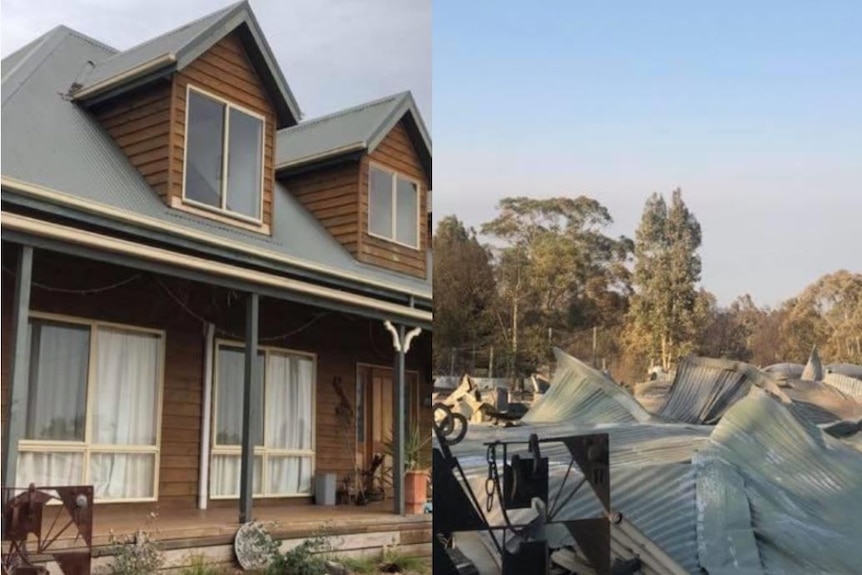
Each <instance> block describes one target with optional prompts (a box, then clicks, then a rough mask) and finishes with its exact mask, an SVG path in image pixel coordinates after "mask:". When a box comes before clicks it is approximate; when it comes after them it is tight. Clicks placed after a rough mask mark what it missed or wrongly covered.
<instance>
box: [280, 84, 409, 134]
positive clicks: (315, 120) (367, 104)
mask: <svg viewBox="0 0 862 575" xmlns="http://www.w3.org/2000/svg"><path fill="white" fill-rule="evenodd" d="M406 93H407V92H398V93H397V94H391V95H389V96H383V97H382V98H377V99H376V100H370V101H368V102H363V103H361V104H356V105H355V106H350V107H349V108H343V109H341V110H336V111H335V112H330V113H329V114H324V115H322V116H317V117H315V118H311V119H309V120H306V121H304V122H300V123H299V124H297V125H295V126H291V127H289V128H283V129H281V130H279V132H299V131H302V130H303V129H306V128H312V127H314V126H315V125H317V124H320V123H322V122H326V121H329V120H335V119H338V118H341V117H343V116H347V115H350V114H355V113H357V112H361V111H363V110H367V109H368V108H373V107H375V106H382V105H383V104H389V103H391V102H393V101H394V100H396V99H397V98H398V97H399V96H403V95H404V94H406Z"/></svg>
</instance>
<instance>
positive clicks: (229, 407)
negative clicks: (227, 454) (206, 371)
mask: <svg viewBox="0 0 862 575" xmlns="http://www.w3.org/2000/svg"><path fill="white" fill-rule="evenodd" d="M263 370H264V363H263V355H260V356H258V372H259V373H260V374H261V376H262V375H263ZM244 381H245V351H244V350H242V349H237V348H232V347H220V348H219V353H218V390H217V392H216V403H217V412H216V445H240V444H242V406H243V403H244V397H243V387H244V386H243V382H244ZM263 399H264V398H263V397H261V401H263ZM252 429H253V431H254V432H255V433H256V436H255V441H254V444H255V445H261V444H262V443H263V442H262V437H263V422H262V421H256V422H252Z"/></svg>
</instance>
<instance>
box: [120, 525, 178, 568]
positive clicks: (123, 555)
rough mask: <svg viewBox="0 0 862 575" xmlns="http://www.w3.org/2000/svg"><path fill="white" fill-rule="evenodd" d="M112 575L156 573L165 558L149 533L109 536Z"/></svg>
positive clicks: (139, 532) (138, 532) (140, 532)
mask: <svg viewBox="0 0 862 575" xmlns="http://www.w3.org/2000/svg"><path fill="white" fill-rule="evenodd" d="M110 554H111V555H112V557H111V563H110V565H109V566H108V570H107V573H111V574H112V575H150V574H151V573H155V572H156V571H158V570H159V569H160V568H161V566H162V565H163V564H164V562H165V558H164V556H163V555H162V552H161V550H160V549H159V546H158V544H157V543H156V542H155V541H154V540H153V538H152V536H151V535H150V533H149V531H144V530H139V531H137V532H136V533H134V534H131V535H127V536H124V537H116V536H114V534H113V533H111V535H110Z"/></svg>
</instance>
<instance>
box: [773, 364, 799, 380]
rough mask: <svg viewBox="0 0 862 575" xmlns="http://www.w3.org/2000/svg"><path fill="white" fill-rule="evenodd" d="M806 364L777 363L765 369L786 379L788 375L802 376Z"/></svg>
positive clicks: (791, 376) (796, 377)
mask: <svg viewBox="0 0 862 575" xmlns="http://www.w3.org/2000/svg"><path fill="white" fill-rule="evenodd" d="M804 369H805V366H804V365H802V364H801V363H776V364H773V365H770V366H767V367H764V368H763V371H765V372H766V373H768V374H770V375H771V376H773V377H775V378H778V379H784V378H787V377H790V378H794V379H798V378H800V377H802V372H803V370H804Z"/></svg>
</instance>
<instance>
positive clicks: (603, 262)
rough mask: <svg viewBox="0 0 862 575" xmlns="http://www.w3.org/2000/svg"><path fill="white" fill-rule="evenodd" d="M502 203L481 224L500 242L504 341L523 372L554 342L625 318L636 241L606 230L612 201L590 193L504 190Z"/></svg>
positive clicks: (513, 369)
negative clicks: (537, 195) (540, 194)
mask: <svg viewBox="0 0 862 575" xmlns="http://www.w3.org/2000/svg"><path fill="white" fill-rule="evenodd" d="M498 211H499V213H498V215H497V217H496V218H495V219H494V220H492V221H490V222H488V223H486V224H485V225H483V226H482V232H483V233H484V234H486V235H488V236H490V237H491V238H493V240H494V241H495V245H496V250H495V260H494V263H495V268H496V270H495V271H496V277H497V286H498V297H499V305H498V306H497V308H496V316H497V323H498V326H499V329H500V332H501V334H502V336H503V337H504V338H505V341H504V342H500V343H505V344H506V347H509V350H510V354H509V357H510V358H511V359H512V361H513V363H512V365H510V373H511V374H512V375H516V374H517V375H523V374H526V373H530V372H532V371H533V370H534V369H536V367H538V366H539V365H541V364H543V363H545V362H547V361H549V360H550V348H551V346H552V345H560V346H563V347H567V346H568V345H569V343H570V337H571V334H573V333H575V332H578V331H582V330H584V329H588V328H591V327H593V326H597V325H601V326H608V325H614V324H618V323H620V322H621V321H622V317H623V314H624V313H625V308H626V299H627V295H628V293H629V291H630V285H629V284H630V277H629V271H628V269H627V267H626V263H627V261H628V259H629V256H630V254H631V251H632V242H631V240H629V239H628V238H625V237H620V238H612V237H610V236H608V235H606V234H605V232H604V230H605V228H607V227H608V226H609V225H611V224H612V223H613V220H612V219H611V216H610V214H609V212H608V210H607V208H605V207H604V206H603V205H602V204H600V203H599V202H597V201H596V200H594V199H592V198H588V197H586V196H579V197H576V198H572V197H556V198H548V199H533V198H526V197H517V198H504V199H503V200H501V201H500V203H499V205H498ZM436 314H437V310H436V309H435V316H436ZM435 336H436V332H435Z"/></svg>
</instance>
